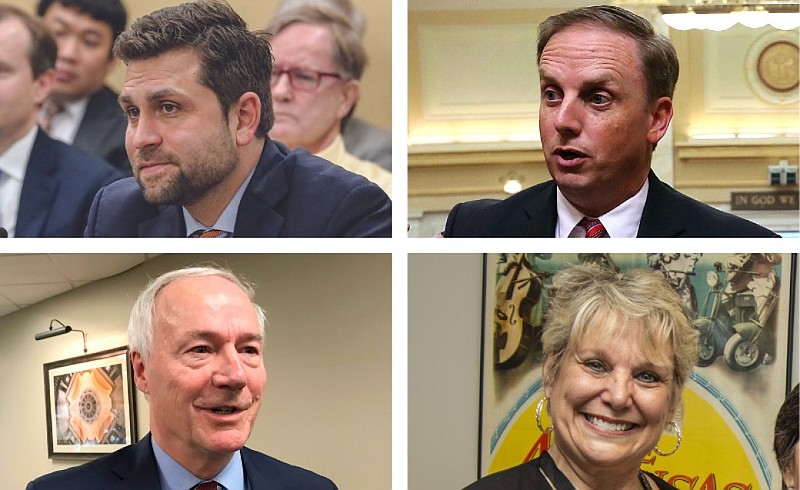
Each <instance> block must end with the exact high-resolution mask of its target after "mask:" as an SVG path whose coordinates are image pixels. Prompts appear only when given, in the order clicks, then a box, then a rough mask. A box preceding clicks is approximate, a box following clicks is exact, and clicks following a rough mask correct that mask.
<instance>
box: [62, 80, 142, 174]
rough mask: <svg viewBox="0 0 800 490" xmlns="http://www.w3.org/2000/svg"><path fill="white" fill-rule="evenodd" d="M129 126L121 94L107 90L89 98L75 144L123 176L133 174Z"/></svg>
mask: <svg viewBox="0 0 800 490" xmlns="http://www.w3.org/2000/svg"><path fill="white" fill-rule="evenodd" d="M127 127H128V119H127V118H126V117H125V113H124V112H122V108H120V106H119V102H117V93H116V92H114V91H113V90H111V89H110V88H108V87H103V88H102V89H100V91H99V92H95V93H94V94H93V95H92V96H91V97H89V102H87V104H86V112H85V113H84V115H83V119H81V124H80V125H79V126H78V132H77V133H75V140H74V141H73V142H72V145H73V146H75V147H78V148H80V149H81V150H83V151H85V152H86V153H88V154H90V155H96V156H98V157H100V158H102V159H103V160H105V161H107V162H108V163H110V164H111V165H113V166H115V167H116V168H117V169H119V171H120V172H122V173H123V174H125V175H131V174H132V172H131V165H130V163H129V162H128V153H127V152H126V151H125V131H126V129H127Z"/></svg>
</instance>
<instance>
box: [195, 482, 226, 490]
mask: <svg viewBox="0 0 800 490" xmlns="http://www.w3.org/2000/svg"><path fill="white" fill-rule="evenodd" d="M220 488H222V487H220V486H219V483H217V482H215V481H207V482H203V483H198V484H197V485H195V486H193V487H192V488H191V489H190V490H219V489H220Z"/></svg>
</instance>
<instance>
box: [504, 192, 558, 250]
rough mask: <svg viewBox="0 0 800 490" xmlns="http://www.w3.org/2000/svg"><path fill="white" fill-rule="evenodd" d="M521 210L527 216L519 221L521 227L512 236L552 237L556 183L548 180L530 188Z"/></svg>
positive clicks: (555, 214) (554, 219)
mask: <svg viewBox="0 0 800 490" xmlns="http://www.w3.org/2000/svg"><path fill="white" fill-rule="evenodd" d="M523 210H524V212H525V217H526V218H527V219H526V221H525V222H524V223H519V224H518V226H521V227H522V228H521V229H520V230H519V231H518V232H517V233H520V232H521V233H522V234H519V235H518V234H516V233H515V234H514V235H513V236H525V237H536V238H553V237H555V236H556V219H557V214H558V213H557V211H556V184H555V182H554V181H552V180H550V181H548V182H545V183H543V184H540V185H538V186H534V187H532V188H531V189H530V195H529V196H525V200H524V201H523Z"/></svg>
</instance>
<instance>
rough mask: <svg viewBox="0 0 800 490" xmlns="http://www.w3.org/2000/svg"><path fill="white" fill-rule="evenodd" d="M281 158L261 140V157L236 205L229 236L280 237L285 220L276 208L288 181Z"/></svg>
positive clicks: (269, 143)
mask: <svg viewBox="0 0 800 490" xmlns="http://www.w3.org/2000/svg"><path fill="white" fill-rule="evenodd" d="M285 156H286V155H284V154H283V152H282V151H281V149H280V148H278V146H277V145H275V143H274V142H272V141H271V140H267V141H265V143H264V150H263V151H262V152H261V158H260V159H259V160H258V163H257V164H256V169H255V171H253V177H252V178H251V179H250V183H249V184H248V186H247V189H245V191H244V195H243V196H242V200H241V202H240V203H239V210H238V211H237V213H236V226H235V228H234V232H233V236H235V237H277V236H280V233H281V229H282V228H283V223H284V221H286V218H285V217H284V216H283V215H281V213H280V212H278V211H277V207H278V205H279V204H280V202H281V201H282V200H283V199H284V197H286V195H287V194H288V192H289V182H290V180H291V173H290V172H291V169H289V168H288V167H287V166H286V165H284V164H283V161H284V159H285Z"/></svg>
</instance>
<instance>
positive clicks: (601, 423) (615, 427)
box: [583, 415, 636, 432]
mask: <svg viewBox="0 0 800 490" xmlns="http://www.w3.org/2000/svg"><path fill="white" fill-rule="evenodd" d="M583 417H584V418H585V419H586V421H587V422H589V423H590V424H592V425H594V426H595V427H598V428H600V429H603V430H608V431H611V432H627V431H629V430H631V429H633V428H634V427H635V426H636V425H635V424H626V423H614V422H608V421H606V420H602V419H600V418H597V417H593V416H591V415H584V416H583Z"/></svg>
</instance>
